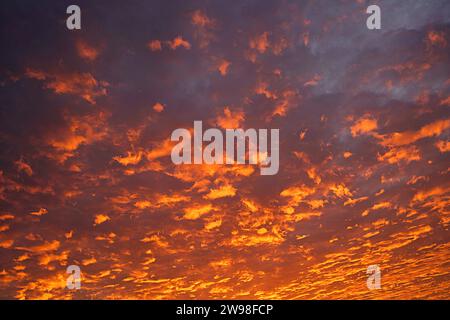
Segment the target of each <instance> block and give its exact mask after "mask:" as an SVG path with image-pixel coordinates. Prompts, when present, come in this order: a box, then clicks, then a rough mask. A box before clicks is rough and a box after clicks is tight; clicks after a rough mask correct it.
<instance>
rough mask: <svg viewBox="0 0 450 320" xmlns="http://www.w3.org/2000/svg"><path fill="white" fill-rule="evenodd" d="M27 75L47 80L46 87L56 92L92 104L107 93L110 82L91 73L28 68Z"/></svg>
mask: <svg viewBox="0 0 450 320" xmlns="http://www.w3.org/2000/svg"><path fill="white" fill-rule="evenodd" d="M25 75H26V76H27V77H29V78H31V79H37V80H41V81H46V84H45V86H44V87H45V88H47V89H52V90H53V91H54V92H55V93H56V94H73V95H76V96H79V97H81V98H82V99H84V100H86V101H87V102H89V103H91V104H96V101H95V99H96V98H98V97H101V96H105V95H106V94H107V89H106V88H107V87H108V86H109V84H108V83H107V82H106V81H98V80H97V79H95V78H94V76H93V75H92V74H90V73H70V74H49V73H45V72H42V71H39V70H33V69H30V68H28V69H27V70H26V73H25Z"/></svg>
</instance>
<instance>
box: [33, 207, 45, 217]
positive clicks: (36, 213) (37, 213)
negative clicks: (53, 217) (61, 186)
mask: <svg viewBox="0 0 450 320" xmlns="http://www.w3.org/2000/svg"><path fill="white" fill-rule="evenodd" d="M47 213H48V211H47V209H45V208H40V209H39V210H38V211H33V212H30V214H31V215H33V216H43V215H44V214H47Z"/></svg>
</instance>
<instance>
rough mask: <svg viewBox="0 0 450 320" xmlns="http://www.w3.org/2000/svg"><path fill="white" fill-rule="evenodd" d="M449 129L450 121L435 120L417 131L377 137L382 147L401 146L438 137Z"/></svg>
mask: <svg viewBox="0 0 450 320" xmlns="http://www.w3.org/2000/svg"><path fill="white" fill-rule="evenodd" d="M449 127H450V119H446V120H437V121H435V122H433V123H430V124H427V125H425V126H423V127H422V128H420V129H419V130H417V131H404V132H394V133H391V134H387V135H382V136H378V138H379V139H381V142H380V143H381V144H382V145H383V146H391V147H393V146H403V145H407V144H411V143H414V142H416V141H417V140H420V139H424V138H428V137H434V136H439V135H440V134H441V133H442V132H444V131H445V130H447V129H448V128H449Z"/></svg>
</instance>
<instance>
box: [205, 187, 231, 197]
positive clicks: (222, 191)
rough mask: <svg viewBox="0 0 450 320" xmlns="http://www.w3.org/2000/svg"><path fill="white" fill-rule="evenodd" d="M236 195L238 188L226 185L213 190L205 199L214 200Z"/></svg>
mask: <svg viewBox="0 0 450 320" xmlns="http://www.w3.org/2000/svg"><path fill="white" fill-rule="evenodd" d="M235 195H236V188H235V187H233V186H232V185H224V186H221V187H220V188H217V189H211V190H210V191H209V193H208V194H207V195H205V196H204V198H205V199H209V200H214V199H219V198H225V197H234V196H235Z"/></svg>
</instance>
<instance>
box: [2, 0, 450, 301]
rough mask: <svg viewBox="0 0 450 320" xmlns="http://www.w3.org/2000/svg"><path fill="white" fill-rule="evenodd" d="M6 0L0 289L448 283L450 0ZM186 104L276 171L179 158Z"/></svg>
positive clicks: (138, 295)
mask: <svg viewBox="0 0 450 320" xmlns="http://www.w3.org/2000/svg"><path fill="white" fill-rule="evenodd" d="M71 4H77V5H79V7H80V8H81V29H80V30H68V29H67V27H66V19H67V17H68V14H66V8H67V6H69V5H71ZM370 4H377V5H379V6H380V8H381V29H380V30H369V29H368V28H367V27H366V19H367V17H368V14H367V13H366V8H367V7H368V6H369V5H370ZM0 6H1V10H0V21H1V22H0V25H1V42H2V43H3V45H2V50H1V55H0V56H1V64H0V148H1V153H0V298H1V299H449V298H450V296H449V292H450V262H449V261H450V236H449V224H450V212H449V199H450V183H449V173H450V172H449V163H450V161H449V159H450V157H449V152H450V141H449V137H450V135H449V133H450V131H449V128H450V112H449V107H450V77H449V74H450V55H449V42H450V2H448V1H445V0H435V1H412V0H411V1H409V0H398V1H381V0H380V1H375V0H374V1H364V0H340V1H287V0H273V1H261V0H259V1H257V0H253V1H247V0H242V1H227V2H225V1H205V0H200V1H181V0H180V1H178V0H174V1H143V0H133V1H127V2H126V3H125V2H124V1H115V0H113V1H105V0H98V1H81V0H77V1H76V3H75V2H74V1H66V0H61V1H48V0H43V1H25V0H19V1H2V2H1V4H0ZM196 120H199V121H202V122H203V125H204V127H205V128H219V129H221V130H225V129H235V128H243V129H248V128H256V129H262V128H267V129H272V128H277V129H279V130H280V131H279V132H280V168H279V172H278V174H276V175H272V176H264V175H261V174H260V170H259V168H258V165H219V164H216V165H206V164H191V165H188V164H183V165H175V164H173V163H172V161H171V157H170V155H171V150H172V147H173V146H174V142H172V141H170V135H171V133H172V132H173V130H175V129H177V128H187V129H192V127H193V122H194V121H196ZM70 265H76V266H79V267H80V269H81V273H82V277H81V288H80V289H79V290H73V289H68V288H67V287H66V280H67V277H68V274H67V273H66V269H67V267H68V266H70ZM370 265H378V266H379V268H380V270H381V288H380V289H378V290H369V289H368V287H367V283H366V280H367V273H366V271H367V268H368V267H369V266H370Z"/></svg>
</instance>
